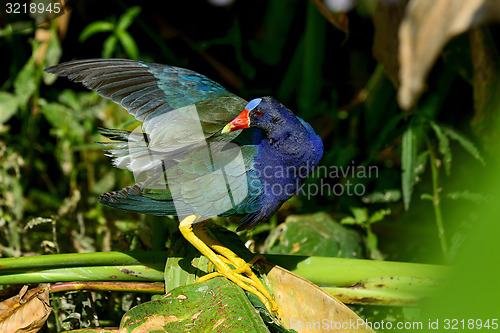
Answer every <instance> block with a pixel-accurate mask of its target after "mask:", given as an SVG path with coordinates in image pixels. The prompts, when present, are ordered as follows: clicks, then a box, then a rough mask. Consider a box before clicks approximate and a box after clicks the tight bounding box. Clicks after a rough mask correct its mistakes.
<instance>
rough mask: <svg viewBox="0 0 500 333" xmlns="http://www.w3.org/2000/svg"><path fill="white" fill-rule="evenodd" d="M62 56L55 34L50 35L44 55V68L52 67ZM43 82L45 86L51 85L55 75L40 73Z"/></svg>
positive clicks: (55, 77)
mask: <svg viewBox="0 0 500 333" xmlns="http://www.w3.org/2000/svg"><path fill="white" fill-rule="evenodd" d="M61 55H62V47H61V43H60V42H59V38H58V37H57V33H52V37H51V38H50V42H49V46H48V48H47V53H46V54H45V66H47V67H48V66H54V65H57V64H58V63H59V59H61ZM42 75H43V82H44V83H45V84H46V85H51V84H52V83H54V82H55V80H56V79H57V75H53V74H50V73H47V72H45V71H44V72H42Z"/></svg>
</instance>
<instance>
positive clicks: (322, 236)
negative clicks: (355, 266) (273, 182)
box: [268, 212, 364, 258]
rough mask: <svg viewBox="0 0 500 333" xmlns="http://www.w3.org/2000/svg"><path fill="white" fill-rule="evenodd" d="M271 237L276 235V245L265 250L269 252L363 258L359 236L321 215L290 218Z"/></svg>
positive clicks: (323, 214) (326, 215)
mask: <svg viewBox="0 0 500 333" xmlns="http://www.w3.org/2000/svg"><path fill="white" fill-rule="evenodd" d="M343 222H344V221H343ZM357 222H358V221H356V223H357ZM275 234H278V235H279V237H276V238H277V239H278V242H277V244H275V245H274V246H272V247H271V249H269V251H268V252H269V253H273V254H293V255H307V256H311V255H313V256H323V257H341V258H363V252H364V251H363V246H362V243H363V241H362V239H361V236H360V235H359V234H358V233H357V232H356V231H354V230H351V229H349V228H346V227H344V226H342V225H341V224H340V223H338V222H337V221H335V220H334V219H332V218H331V217H330V216H328V214H326V213H324V212H320V213H316V214H310V215H291V216H289V217H287V219H286V221H285V223H283V224H281V225H280V227H279V228H277V229H275V230H273V231H272V232H271V234H270V235H269V238H273V237H274V236H275Z"/></svg>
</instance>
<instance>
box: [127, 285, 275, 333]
mask: <svg viewBox="0 0 500 333" xmlns="http://www.w3.org/2000/svg"><path fill="white" fill-rule="evenodd" d="M122 331H123V332H138V331H141V332H186V331H190V332H238V333H239V332H268V330H267V328H266V325H265V324H264V322H263V321H262V319H261V317H260V315H259V314H258V313H257V311H256V310H255V309H254V307H253V306H252V304H251V303H250V301H249V300H248V298H247V297H246V295H245V293H244V292H243V290H242V289H241V288H240V287H238V286H237V285H236V284H234V283H232V282H230V281H229V280H227V279H226V278H223V277H216V278H213V279H210V280H208V281H204V282H201V283H195V284H190V285H187V286H184V287H179V288H176V289H174V290H172V291H170V292H169V293H167V294H166V295H164V296H163V297H162V298H160V299H156V300H154V301H150V302H146V303H143V304H141V305H138V306H136V307H134V308H132V309H131V310H130V311H128V312H127V313H126V314H125V315H124V316H123V318H122V321H121V323H120V332H122Z"/></svg>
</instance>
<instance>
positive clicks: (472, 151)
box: [444, 127, 485, 165]
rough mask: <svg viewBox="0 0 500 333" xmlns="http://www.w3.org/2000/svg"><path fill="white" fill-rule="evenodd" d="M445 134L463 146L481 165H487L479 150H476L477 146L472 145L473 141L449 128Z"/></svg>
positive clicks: (445, 130) (445, 129)
mask: <svg viewBox="0 0 500 333" xmlns="http://www.w3.org/2000/svg"><path fill="white" fill-rule="evenodd" d="M444 132H445V134H446V135H448V136H449V137H450V139H453V140H455V141H457V142H458V143H459V144H460V145H461V146H462V148H464V149H465V150H466V151H467V152H468V153H469V154H471V155H472V157H474V158H475V159H476V160H478V161H479V162H481V164H483V165H484V164H485V163H484V159H483V157H482V156H481V154H480V153H479V150H478V149H477V148H476V146H475V145H474V144H473V143H472V141H470V140H469V139H467V138H466V137H465V136H463V135H462V134H460V133H458V132H457V131H455V130H453V129H451V128H449V127H446V128H444Z"/></svg>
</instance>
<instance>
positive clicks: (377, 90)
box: [0, 0, 500, 328]
mask: <svg viewBox="0 0 500 333" xmlns="http://www.w3.org/2000/svg"><path fill="white" fill-rule="evenodd" d="M487 2H488V1H483V3H487ZM403 5H404V2H402V5H395V4H394V2H389V1H388V2H385V1H380V2H378V5H377V2H373V1H368V0H367V1H358V3H357V6H356V7H354V8H353V9H352V10H351V11H349V12H348V14H342V13H333V12H331V11H329V9H328V8H327V7H325V5H324V4H323V3H322V2H320V1H311V2H307V1H298V0H271V1H251V2H250V1H234V2H230V3H229V4H228V5H223V6H220V5H216V2H215V1H201V0H199V1H194V0H192V1H175V2H161V3H158V2H152V1H151V2H147V1H146V2H141V3H140V4H138V3H137V2H134V1H122V0H116V1H107V2H103V1H93V0H90V1H74V2H72V3H71V8H72V10H71V11H70V12H69V13H67V14H66V15H63V16H61V17H59V18H58V19H57V20H52V21H50V22H49V23H48V24H46V25H43V26H37V27H35V28H34V29H33V28H32V29H25V30H21V28H19V27H21V26H22V24H24V23H26V22H25V21H26V20H19V21H18V22H16V24H19V25H18V26H17V27H18V30H17V31H14V32H13V31H12V30H11V29H10V28H9V26H7V25H5V23H6V22H2V21H0V24H1V25H0V26H2V29H1V30H0V49H1V50H2V58H3V60H2V63H3V64H4V65H3V66H1V67H0V78H1V79H0V82H1V87H0V235H1V236H0V256H2V257H17V256H25V255H33V254H50V253H71V252H93V251H110V250H149V249H154V250H162V249H164V248H165V245H167V246H168V245H169V244H170V238H169V236H170V235H171V234H172V232H173V231H174V230H175V228H176V222H175V221H173V220H170V219H160V218H155V217H149V216H141V215H137V214H130V213H125V212H120V211H117V210H113V209H108V208H107V207H103V206H102V205H100V204H98V203H97V198H98V197H99V195H100V194H102V193H104V192H106V191H110V190H113V189H119V188H122V187H124V186H127V185H130V184H132V183H133V175H132V174H131V173H129V172H126V171H123V170H117V169H114V168H113V167H112V166H111V164H110V163H109V159H108V158H107V157H105V156H104V154H103V152H102V150H101V148H100V147H99V145H98V144H96V142H98V141H100V140H102V138H101V137H100V136H99V135H98V133H97V129H98V128H99V127H109V128H123V129H129V130H131V129H133V128H135V127H136V126H137V122H135V120H133V119H132V118H131V117H130V116H129V115H128V114H127V113H126V112H125V111H123V110H122V109H121V108H120V107H119V106H117V105H115V104H113V103H111V102H109V101H107V100H103V99H102V98H100V97H99V96H97V95H96V94H95V93H93V92H89V91H87V90H85V89H84V88H83V87H81V86H79V85H77V84H73V83H70V82H69V81H67V80H63V79H58V80H56V78H55V77H54V76H51V75H48V74H46V73H44V72H43V71H42V70H43V68H45V67H47V66H50V65H54V64H56V63H58V62H63V61H69V60H72V59H85V58H98V57H124V58H131V59H141V60H146V61H151V62H157V63H163V64H169V65H175V66H179V67H185V68H189V69H192V70H195V71H197V72H199V73H202V74H204V75H206V76H208V77H210V78H211V79H213V80H215V81H217V82H219V83H221V84H222V85H224V86H225V87H226V88H228V89H229V90H230V91H232V92H234V93H236V94H238V95H240V96H242V97H243V98H245V99H247V100H250V99H252V98H254V97H258V96H263V95H273V96H276V97H277V98H278V99H280V100H281V101H282V102H283V103H284V104H285V105H287V106H288V107H289V108H291V109H292V110H294V112H296V114H297V115H299V116H300V117H302V118H304V119H305V120H306V121H308V122H309V123H311V125H312V126H313V127H314V128H315V130H316V132H317V133H319V134H320V136H321V137H322V139H323V142H324V145H325V154H324V157H323V160H322V162H321V163H322V165H325V166H336V167H344V168H346V167H349V166H350V167H368V166H376V167H377V170H378V173H377V177H350V176H346V177H342V176H341V177H338V178H325V179H321V178H319V177H312V179H310V180H309V181H308V182H307V183H306V186H314V185H317V186H322V184H327V185H329V186H335V185H343V186H344V188H345V189H347V186H348V184H352V185H353V186H354V185H356V184H360V186H361V185H362V186H363V188H365V189H366V193H363V195H347V194H346V193H344V194H343V195H336V194H334V193H331V192H330V193H323V194H322V195H312V196H304V195H301V196H297V197H294V198H292V199H291V200H290V201H289V202H287V203H286V204H285V205H284V206H283V207H282V209H281V210H280V211H279V212H278V214H277V215H276V216H274V217H273V218H272V219H271V221H270V223H268V224H262V225H260V226H258V227H257V228H256V229H255V230H253V231H250V232H248V233H243V234H242V235H240V238H242V239H243V240H244V241H245V242H247V244H248V246H249V247H250V248H251V249H253V250H255V251H260V252H263V253H284V254H304V255H322V256H342V257H349V258H370V259H374V260H393V261H403V262H421V263H435V264H457V263H459V262H460V256H459V254H460V253H463V252H464V251H465V250H464V247H463V246H464V244H467V242H468V240H470V239H474V237H473V236H470V235H471V233H473V232H474V231H477V230H480V231H481V232H482V234H481V235H482V236H481V237H479V239H488V237H487V235H495V234H498V233H496V231H497V229H495V226H494V225H492V226H491V228H492V229H489V228H490V227H488V228H486V227H484V226H485V225H487V222H488V221H498V215H495V211H494V210H491V209H489V208H485V207H486V206H485V205H487V204H488V203H491V202H494V198H496V197H494V195H495V192H494V191H495V186H493V184H496V183H497V182H498V177H497V176H496V175H495V173H494V172H493V171H491V170H495V169H494V168H493V167H492V166H494V165H496V163H497V162H498V157H497V156H498V151H499V150H498V145H497V142H498V140H497V139H498V129H497V127H498V111H497V110H496V108H497V105H498V101H497V99H496V97H495V93H494V92H495V91H497V90H496V87H497V86H498V76H496V74H497V73H498V70H499V69H500V66H499V65H500V61H499V58H498V54H497V47H498V42H497V41H498V34H499V31H498V27H496V26H494V25H490V26H482V27H480V28H473V29H472V30H469V29H465V30H467V31H466V32H464V33H462V34H456V35H457V36H455V35H453V37H454V38H453V39H451V41H450V42H448V43H446V45H445V47H444V50H443V51H442V52H441V53H440V55H439V54H438V55H439V57H438V55H436V58H437V61H436V63H435V65H434V66H432V70H430V72H429V76H428V79H427V80H426V81H425V82H426V89H425V90H424V91H423V93H422V95H421V96H420V98H419V99H418V101H417V102H416V104H415V105H414V106H412V107H410V108H407V107H405V109H409V110H402V109H401V107H400V105H403V106H404V105H405V104H404V103H406V104H408V103H407V102H405V101H404V100H403V99H402V97H401V95H399V99H398V90H397V88H401V85H404V84H405V83H404V82H399V78H398V76H397V73H398V66H397V65H396V64H397V59H398V58H397V52H398V51H397V43H396V41H395V40H396V36H397V34H396V29H395V26H396V25H395V24H397V23H399V22H394V21H397V20H396V19H394V20H392V19H389V18H398V17H399V18H400V17H401V16H402V13H403V9H402V8H403ZM318 8H319V9H321V11H320V10H318ZM434 9H435V8H434ZM435 10H436V9H435ZM398 15H399V16H398ZM384 18H385V19H384ZM489 19H491V18H488V20H489ZM30 20H32V21H33V20H36V18H30ZM484 21H487V20H486V19H485V20H484ZM28 23H29V20H28ZM332 23H334V24H332ZM477 23H478V24H479V23H482V22H477ZM465 30H464V31H465ZM449 37H452V36H449ZM435 39H436V40H437V39H438V37H436V38H435ZM429 44H430V45H432V44H433V41H432V40H430V41H429ZM443 44H444V42H443ZM429 49H430V47H429ZM438 53H439V52H438ZM413 70H414V71H416V72H418V73H420V74H421V73H422V72H426V69H425V68H416V69H415V68H414V69H413ZM423 76H424V77H425V74H423ZM398 101H399V104H398ZM337 188H339V187H337ZM318 212H323V213H318ZM215 220H216V222H217V223H219V224H222V225H225V226H227V227H229V228H230V229H232V230H234V229H235V228H236V226H230V225H227V223H226V222H225V221H222V220H220V219H215ZM285 221H286V222H285ZM485 223H486V224H485ZM489 231H495V232H492V233H491V234H490V233H489ZM304 240H307V241H304ZM491 241H494V240H491ZM488 245H491V244H489V243H488V242H482V241H480V242H479V245H478V246H480V247H482V246H484V249H486V246H488ZM466 248H467V247H466ZM492 251H497V248H495V249H492ZM496 253H498V252H496ZM490 254H491V255H494V253H491V252H489V253H488V255H490ZM495 263H496V264H497V263H498V262H497V261H496V262H495V261H493V262H488V266H492V267H494V266H496V265H495ZM148 297H149V296H145V295H135V294H133V295H132V294H127V295H125V296H123V295H117V294H105V295H102V294H92V296H90V293H73V294H68V295H67V296H64V297H58V298H57V299H56V300H55V302H56V304H58V305H57V306H56V309H55V313H56V314H57V316H56V317H57V319H56V318H55V317H51V319H50V320H49V326H51V325H52V327H54V326H57V327H58V328H78V327H87V326H88V325H91V324H93V323H92V320H91V319H92V318H94V317H93V316H94V315H95V314H96V313H99V316H98V317H99V320H100V323H101V325H105V324H115V325H116V323H117V322H119V318H120V316H121V314H122V311H123V310H126V309H128V308H130V307H131V306H133V305H135V304H137V303H140V302H143V301H145V300H147V298H148ZM110 304H111V305H112V306H110ZM96 308H98V309H100V310H96ZM357 310H358V311H361V313H363V309H362V308H361V309H359V308H358V309H357ZM371 314H372V312H370V315H371Z"/></svg>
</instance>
